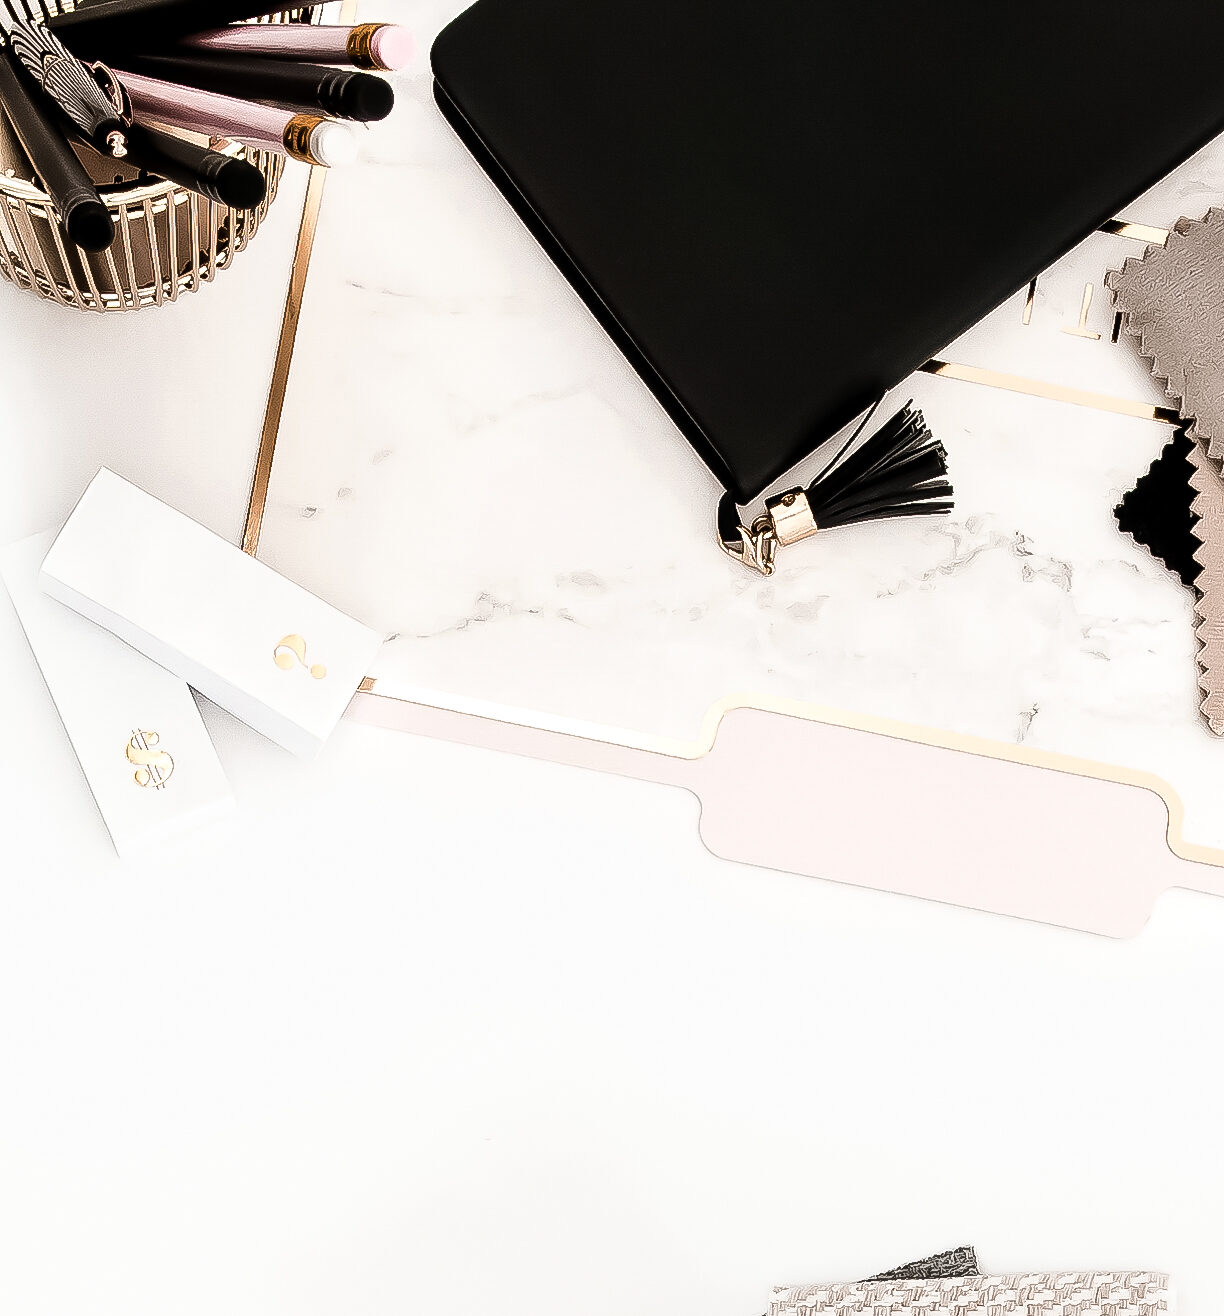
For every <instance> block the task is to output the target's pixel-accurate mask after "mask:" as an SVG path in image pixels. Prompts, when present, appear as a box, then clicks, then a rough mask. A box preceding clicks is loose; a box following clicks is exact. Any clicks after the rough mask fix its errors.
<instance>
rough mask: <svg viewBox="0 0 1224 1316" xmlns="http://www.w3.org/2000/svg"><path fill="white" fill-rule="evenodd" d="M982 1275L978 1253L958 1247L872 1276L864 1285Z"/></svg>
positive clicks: (969, 1248) (968, 1248) (864, 1281)
mask: <svg viewBox="0 0 1224 1316" xmlns="http://www.w3.org/2000/svg"><path fill="white" fill-rule="evenodd" d="M980 1273H981V1272H980V1271H979V1270H978V1259H977V1253H976V1252H975V1251H974V1250H973V1248H971V1247H957V1248H953V1249H952V1251H951V1252H940V1253H939V1254H938V1255H937V1256H934V1257H927V1258H925V1259H924V1260H922V1261H911V1262H910V1263H909V1265H908V1266H898V1267H897V1268H896V1270H886V1271H885V1272H884V1273H883V1274H882V1275H872V1276H871V1278H870V1279H865V1280H863V1283H864V1284H879V1283H882V1282H883V1281H884V1280H897V1279H951V1278H952V1277H953V1276H958V1275H977V1274H980Z"/></svg>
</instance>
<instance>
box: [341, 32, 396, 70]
mask: <svg viewBox="0 0 1224 1316" xmlns="http://www.w3.org/2000/svg"><path fill="white" fill-rule="evenodd" d="M382 27H386V24H385V23H359V24H358V25H357V26H356V27H355V28H354V29H353V30H352V31H351V32H350V33H349V36H348V41H347V42H346V43H345V46H346V50H347V53H348V57H349V59H351V60H352V61H353V63H354V64H356V65H357V67H358V68H362V69H378V70H379V72H381V73H385V72H387V66H386V65H385V64H384V63H383V62H382V60H380V59H379V58H378V56H377V55H376V54H375V53H374V37H375V36H376V35H377V33H378V30H379V28H382Z"/></svg>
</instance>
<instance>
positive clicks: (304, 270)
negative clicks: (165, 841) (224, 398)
mask: <svg viewBox="0 0 1224 1316" xmlns="http://www.w3.org/2000/svg"><path fill="white" fill-rule="evenodd" d="M356 8H357V0H344V4H343V6H342V11H341V14H342V20H343V21H350V22H351V21H352V18H353V17H354V15H355V12H356ZM326 175H327V171H326V169H321V168H318V167H316V168H313V169H312V170H311V176H310V180H309V183H308V186H307V190H306V200H305V203H304V205H303V208H302V220H301V224H300V225H299V228H298V236H297V244H296V248H295V250H294V257H293V267H292V271H291V273H290V278H289V289H288V295H287V297H286V301H285V311H284V316H283V317H282V322H281V332H280V339H279V342H278V344H277V351H276V363H275V366H274V369H273V374H272V383H271V387H270V389H269V392H268V402H267V407H266V409H265V413H264V423H263V430H262V433H261V436H260V443H259V451H258V455H257V457H256V462H255V473H254V480H253V483H252V487H251V496H250V501H249V504H248V508H247V518H246V528H245V531H244V533H243V539H242V547H243V550H244V551H245V552H246V553H249V554H250V555H251V556H257V555H258V552H259V540H260V532H261V529H262V526H263V518H264V509H265V506H266V504H267V498H268V490H269V486H270V484H271V478H272V467H273V463H274V461H275V458H276V446H277V440H278V437H279V430H280V421H281V415H282V412H283V410H284V403H285V396H286V392H287V389H288V383H289V373H290V370H291V368H292V364H293V351H294V345H295V342H296V338H297V330H298V324H299V321H300V319H301V312H302V302H303V298H304V296H305V291H306V282H307V277H308V275H309V271H310V259H311V255H312V252H313V249H314V241H315V235H316V233H317V231H318V225H319V212H320V209H321V207H322V203H323V193H324V187H325V184H326ZM1101 231H1102V232H1105V233H1109V234H1112V235H1113V236H1116V237H1125V238H1130V239H1132V240H1134V241H1137V242H1143V243H1146V244H1157V245H1160V246H1163V245H1164V244H1165V242H1166V241H1167V240H1168V237H1169V231H1168V230H1167V229H1159V228H1153V227H1151V226H1149V225H1144V224H1135V223H1131V222H1129V221H1126V220H1113V221H1110V222H1109V223H1108V224H1105V225H1102V228H1101ZM922 369H923V371H924V372H925V373H927V374H931V375H937V376H939V377H940V378H943V379H956V380H960V381H962V382H964V383H972V384H980V385H986V386H988V387H992V388H1000V389H1005V390H1007V391H1008V392H1014V393H1023V394H1027V395H1028V396H1030V397H1039V398H1046V399H1049V400H1051V401H1055V402H1063V403H1068V404H1071V405H1074V406H1082V407H1089V408H1092V409H1094V410H1098V411H1105V412H1109V413H1112V414H1115V415H1122V416H1133V417H1137V418H1139V419H1143V420H1152V421H1158V422H1161V423H1164V424H1169V425H1175V424H1177V423H1178V421H1179V419H1180V417H1179V416H1178V414H1177V412H1176V411H1175V410H1173V409H1172V408H1169V407H1160V406H1154V405H1152V404H1151V403H1146V402H1137V401H1132V400H1129V399H1126V398H1115V397H1111V396H1109V395H1107V394H1102V393H1092V392H1089V391H1086V390H1083V389H1076V388H1069V387H1066V386H1063V385H1057V384H1048V383H1045V382H1043V381H1040V380H1034V379H1026V378H1024V377H1022V376H1018V375H1008V374H1003V373H1001V372H999V371H994V370H985V369H982V368H980V367H976V366H965V365H957V364H956V363H954V362H948V361H941V360H932V361H929V362H928V363H927V364H926V365H925V366H924V367H922ZM377 685H378V682H377V680H376V678H374V677H366V678H365V680H364V681H362V683H361V685H360V687H359V688H358V690H357V695H358V696H361V697H365V698H372V699H379V700H387V701H388V702H389V703H400V704H402V703H406V702H409V701H406V700H404V699H402V698H401V697H399V696H395V695H389V694H384V693H381V692H380V691H379V690H378V688H377ZM744 707H750V708H755V709H760V710H761V711H763V712H777V713H784V714H786V715H787V716H790V717H795V718H800V719H805V720H808V721H814V722H821V723H827V724H832V725H835V726H839V727H845V728H848V729H850V730H855V731H863V732H867V733H870V734H874V735H883V736H888V737H891V738H892V739H895V740H905V741H910V742H913V743H915V744H921V745H928V746H933V747H940V748H945V749H952V750H960V751H962V752H964V753H969V754H976V755H979V756H982V757H986V758H994V759H1001V760H1004V761H1006V762H1011V763H1024V764H1029V765H1031V766H1033V767H1038V768H1048V769H1052V770H1054V771H1058V772H1065V773H1070V774H1072V775H1074V776H1079V777H1089V778H1096V779H1098V780H1103V781H1112V782H1117V783H1118V784H1120V785H1131V786H1144V787H1146V788H1148V789H1150V790H1153V791H1155V792H1156V793H1157V794H1158V795H1159V796H1160V797H1161V798H1162V799H1163V800H1164V802H1165V804H1166V806H1167V807H1168V811H1169V827H1168V832H1167V842H1168V846H1169V849H1170V850H1171V851H1172V852H1173V853H1174V854H1175V855H1177V856H1178V857H1179V858H1181V859H1185V860H1189V861H1191V862H1194V863H1200V864H1205V865H1208V866H1210V867H1215V868H1224V850H1217V849H1214V848H1212V847H1210V846H1203V845H1198V844H1195V843H1193V842H1190V841H1188V840H1186V838H1185V834H1184V823H1185V805H1184V804H1183V802H1182V800H1181V797H1180V796H1179V795H1178V793H1177V791H1176V790H1175V789H1174V788H1173V786H1172V785H1171V784H1170V783H1169V782H1166V781H1165V780H1163V779H1162V778H1160V777H1158V776H1156V775H1155V774H1152V773H1148V772H1144V771H1141V770H1137V769H1132V768H1126V767H1121V766H1118V765H1115V764H1102V763H1099V762H1097V761H1095V760H1092V759H1085V758H1080V757H1078V756H1075V755H1069V754H1060V753H1056V752H1054V751H1052V750H1043V749H1034V748H1030V747H1028V746H1018V745H1009V744H1007V743H1006V742H1003V741H991V740H985V739H979V738H977V737H972V736H964V735H960V734H958V733H955V732H950V731H943V730H940V729H939V728H935V727H918V726H912V725H908V724H906V723H901V722H893V721H890V720H888V719H885V718H880V717H875V716H872V715H863V714H856V713H846V712H837V711H834V710H830V709H825V708H821V707H820V706H818V705H816V704H811V703H804V702H797V701H787V700H779V699H772V698H763V697H761V696H755V695H754V696H751V697H748V698H736V697H729V698H727V699H724V700H721V701H720V702H719V703H717V704H716V705H715V706H714V707H713V708H712V709H711V710H710V711H709V713H708V714H707V717H706V721H705V725H704V728H703V732H702V736H701V739H700V740H699V741H698V742H697V743H695V744H691V745H676V744H674V743H669V742H664V741H663V740H662V739H658V740H654V739H652V738H648V739H650V744H649V746H648V747H649V748H651V749H654V750H656V751H658V752H660V753H663V754H666V755H668V756H670V757H679V758H700V757H702V756H704V755H705V754H706V753H708V752H709V750H710V748H711V746H712V745H713V742H714V736H715V734H716V733H717V728H718V724H719V722H720V721H721V720H722V718H723V717H724V716H725V715H726V713H727V712H729V711H730V710H731V709H733V708H744ZM456 716H458V717H461V718H462V719H463V720H464V721H467V720H469V718H470V715H465V714H456ZM491 720H494V721H498V722H499V724H500V725H502V726H511V725H516V724H514V723H512V722H510V721H509V720H508V719H507V720H506V721H501V720H499V719H491ZM517 725H521V726H523V727H524V728H525V729H529V730H535V729H538V728H534V727H533V726H532V724H530V723H521V724H517ZM566 738H567V739H569V738H575V739H578V740H588V739H590V740H594V739H595V738H594V737H590V736H588V735H584V734H582V733H579V732H573V733H569V734H568V735H567V737H566ZM602 743H605V744H608V743H612V742H610V741H606V740H605V741H603V742H602ZM523 752H528V751H523ZM543 757H546V755H543Z"/></svg>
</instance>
